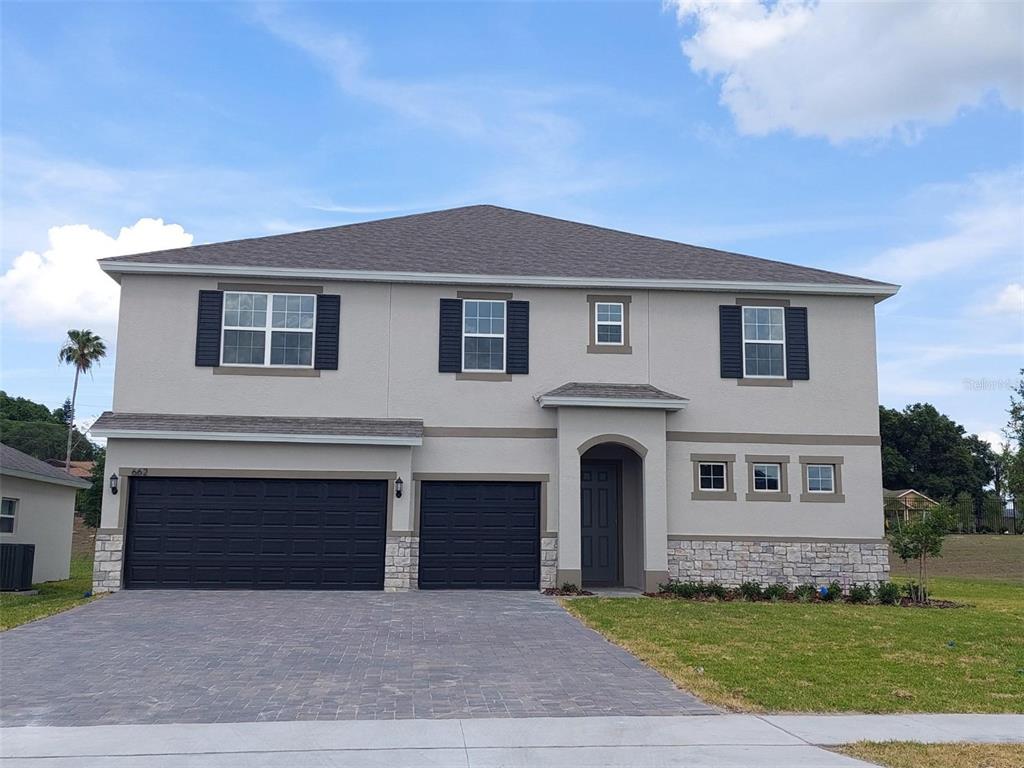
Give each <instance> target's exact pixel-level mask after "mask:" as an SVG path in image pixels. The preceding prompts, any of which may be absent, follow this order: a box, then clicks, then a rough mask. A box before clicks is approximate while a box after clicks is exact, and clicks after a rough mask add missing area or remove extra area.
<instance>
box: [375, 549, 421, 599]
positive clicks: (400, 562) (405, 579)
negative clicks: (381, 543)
mask: <svg viewBox="0 0 1024 768" xmlns="http://www.w3.org/2000/svg"><path fill="white" fill-rule="evenodd" d="M419 570H420V537H419V536H388V540H387V543H386V545H385V550H384V591H385V592H408V591H409V590H410V589H417V588H418V583H419Z"/></svg>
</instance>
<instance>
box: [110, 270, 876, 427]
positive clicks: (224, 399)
mask: <svg viewBox="0 0 1024 768" xmlns="http://www.w3.org/2000/svg"><path fill="white" fill-rule="evenodd" d="M318 285H321V286H322V287H323V289H324V290H325V291H326V292H330V293H338V294H340V295H341V340H340V349H339V352H340V360H341V365H340V369H339V370H338V371H323V372H322V374H321V376H319V377H316V378H290V377H280V376H221V375H214V374H213V373H212V370H211V369H210V368H197V367H196V366H195V363H194V358H195V331H196V297H197V292H198V291H199V290H200V289H215V288H217V286H218V281H217V280H216V279H213V278H200V277H153V276H138V275H126V276H124V277H123V278H122V292H121V319H120V334H119V338H118V361H117V373H116V377H115V388H114V410H116V411H125V412H165V413H223V414H243V415H252V414H257V413H258V414H265V415H296V416H320V415H324V414H331V415H336V416H366V417H383V416H391V417H410V418H421V419H423V420H424V422H425V424H426V425H427V426H517V427H553V426H555V414H554V412H551V411H545V410H542V409H540V408H538V407H537V405H536V402H535V401H534V397H535V396H537V395H539V394H541V393H543V392H546V391H548V390H550V389H552V388H554V387H556V386H558V385H560V384H564V383H565V382H566V381H614V382H626V383H648V382H649V383H651V384H654V385H655V386H658V387H661V388H663V389H666V390H669V391H671V392H675V393H677V394H680V395H683V396H685V397H689V398H690V406H689V408H688V409H687V410H686V411H685V412H681V413H678V414H673V415H670V417H669V421H668V427H669V429H672V430H683V431H711V432H783V433H811V434H860V435H871V434H875V435H877V433H878V414H877V402H878V397H877V385H876V373H875V370H876V369H875V337H874V303H873V301H872V299H870V298H859V297H828V296H791V297H789V298H790V299H791V301H792V303H793V304H794V305H798V306H806V307H807V309H808V324H809V344H810V354H811V361H810V365H811V379H810V381H798V382H794V383H793V386H792V387H751V386H738V385H737V383H736V381H735V380H733V379H722V378H720V377H719V359H718V306H719V305H720V304H732V303H735V300H736V298H737V294H727V293H693V292H680V291H674V292H652V291H632V292H628V293H629V295H631V296H632V302H631V304H630V325H631V331H630V341H631V346H632V350H633V351H632V354H628V355H601V354H588V353H587V351H586V350H587V344H588V341H589V331H590V326H589V320H588V318H589V315H588V307H589V305H588V304H587V301H586V297H587V294H588V293H591V292H592V291H588V290H585V289H554V288H529V289H528V288H514V289H512V291H511V292H512V293H513V294H514V297H515V298H517V299H524V300H527V301H529V302H530V310H531V349H530V374H529V375H526V376H514V377H511V380H510V381H499V382H495V381H484V382H481V381H466V380H459V379H457V377H456V375H455V374H450V373H448V374H442V373H438V371H437V328H438V306H439V301H438V300H439V299H440V298H442V297H454V296H455V295H456V294H457V292H458V288H456V287H454V286H432V285H401V284H395V285H387V284H375V283H330V282H324V283H318ZM497 288H501V286H497ZM153 339H159V340H160V344H153V343H152V340H153Z"/></svg>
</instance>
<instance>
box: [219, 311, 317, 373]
mask: <svg viewBox="0 0 1024 768" xmlns="http://www.w3.org/2000/svg"><path fill="white" fill-rule="evenodd" d="M228 294H235V295H238V296H241V295H249V296H266V297H267V317H266V321H265V324H264V325H263V326H262V327H261V326H256V325H254V326H241V325H230V326H229V325H228V324H227V323H226V318H227V312H228ZM275 296H299V297H308V298H311V299H313V327H312V328H274V327H273V322H274V319H273V313H274V297H275ZM316 305H317V294H315V293H291V292H283V291H282V292H276V293H275V292H272V291H224V296H223V298H222V301H221V313H220V367H223V368H257V369H267V368H270V369H276V370H287V369H292V370H301V371H305V370H309V369H312V368H313V366H314V365H316ZM227 331H262V332H263V333H265V334H266V336H265V337H264V342H263V362H262V363H227V362H224V347H225V346H226V345H225V343H224V339H225V333H226V332H227ZM274 331H278V332H285V333H308V334H309V337H310V355H309V365H297V364H290V363H271V362H270V350H271V347H272V339H271V334H272V333H273V332H274Z"/></svg>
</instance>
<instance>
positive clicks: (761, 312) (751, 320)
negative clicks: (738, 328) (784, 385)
mask: <svg viewBox="0 0 1024 768" xmlns="http://www.w3.org/2000/svg"><path fill="white" fill-rule="evenodd" d="M743 375H744V376H745V377H751V378H758V377H761V378H782V377H784V376H785V375H786V312H785V310H784V309H783V308H782V307H744V308H743Z"/></svg>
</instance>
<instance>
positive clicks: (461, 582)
mask: <svg viewBox="0 0 1024 768" xmlns="http://www.w3.org/2000/svg"><path fill="white" fill-rule="evenodd" d="M540 488H541V486H540V484H539V483H497V482H491V483H467V482H426V481H425V482H423V483H422V484H421V487H420V579H419V584H420V589H537V588H538V586H539V584H540Z"/></svg>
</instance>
